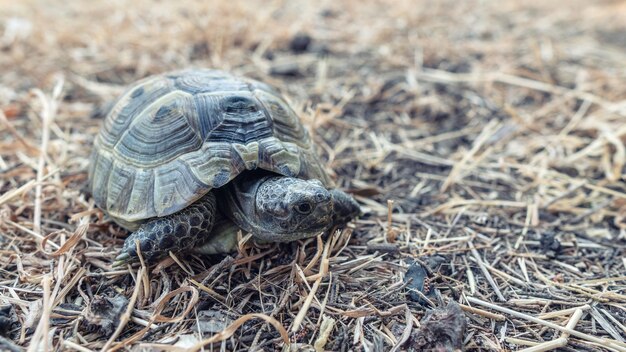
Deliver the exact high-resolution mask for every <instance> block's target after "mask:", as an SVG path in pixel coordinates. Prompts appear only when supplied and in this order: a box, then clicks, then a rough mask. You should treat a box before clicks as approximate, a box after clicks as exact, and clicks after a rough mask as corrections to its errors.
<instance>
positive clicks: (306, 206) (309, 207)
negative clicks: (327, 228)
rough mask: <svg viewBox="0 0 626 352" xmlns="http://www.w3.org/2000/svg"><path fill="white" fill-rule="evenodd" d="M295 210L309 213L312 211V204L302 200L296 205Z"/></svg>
mask: <svg viewBox="0 0 626 352" xmlns="http://www.w3.org/2000/svg"><path fill="white" fill-rule="evenodd" d="M295 208H296V211H297V212H298V213H300V214H305V215H306V214H310V213H311V211H313V205H311V203H309V202H302V203H300V204H298V205H296V207H295Z"/></svg>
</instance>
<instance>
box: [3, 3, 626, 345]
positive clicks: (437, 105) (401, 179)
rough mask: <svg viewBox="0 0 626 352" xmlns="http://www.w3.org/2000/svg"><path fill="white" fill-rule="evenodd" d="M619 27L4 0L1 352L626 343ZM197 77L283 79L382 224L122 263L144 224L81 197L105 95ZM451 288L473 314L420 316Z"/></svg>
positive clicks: (451, 298)
mask: <svg viewBox="0 0 626 352" xmlns="http://www.w3.org/2000/svg"><path fill="white" fill-rule="evenodd" d="M624 18H626V4H625V3H624V2H620V1H593V2H591V1H577V0H576V1H562V2H556V1H545V0H544V1H508V2H503V1H495V0H494V1H416V0H412V1H411V0H389V1H368V2H364V1H357V0H346V1H340V0H336V1H319V2H317V1H306V0H301V1H286V0H285V1H263V2H252V1H238V0H230V1H223V2H219V1H198V2H190V1H182V0H179V1H147V0H138V1H132V2H131V1H121V0H119V1H118V0H115V1H106V2H105V1H102V2H95V1H87V0H78V1H72V2H64V1H35V0H25V1H19V2H17V1H13V0H11V1H9V0H0V243H1V247H0V248H1V251H2V252H1V253H2V255H1V256H0V306H1V308H0V335H2V336H3V337H2V340H1V341H0V343H1V346H2V348H4V349H9V348H13V349H16V350H18V349H19V348H22V347H23V348H27V347H30V349H31V350H36V349H37V346H39V348H40V349H41V350H43V346H44V345H47V346H48V350H69V349H75V350H80V351H87V350H102V349H117V350H119V349H121V350H138V349H142V348H146V349H148V348H154V349H165V348H166V347H164V346H170V345H175V346H178V347H184V346H194V348H195V349H196V350H197V349H200V348H204V349H205V350H222V349H223V350H247V349H249V348H253V349H256V350H277V349H288V347H287V345H286V344H285V343H284V342H283V340H284V339H288V340H290V341H291V344H290V346H291V348H293V349H296V348H301V349H302V350H306V349H307V348H308V349H313V348H315V349H316V350H318V351H320V350H323V349H326V350H343V351H348V350H354V351H383V350H384V351H388V350H392V349H393V350H396V351H397V350H420V349H422V350H426V349H427V348H428V347H426V346H429V341H428V339H429V336H430V335H429V334H430V333H435V334H439V335H438V336H439V339H440V340H442V336H443V335H441V334H444V335H445V334H447V335H448V338H449V341H448V342H449V343H448V347H450V346H452V345H454V342H456V343H457V346H458V345H464V348H465V349H466V350H468V351H473V350H479V351H487V350H495V351H507V350H520V349H522V348H528V347H530V346H533V345H537V344H538V343H540V342H547V344H546V345H540V346H539V347H536V349H534V350H535V351H539V350H551V349H555V348H558V346H563V347H561V349H560V350H563V351H607V350H610V351H626V344H625V343H624V339H626V327H625V323H624V322H625V321H626V307H625V305H626V277H625V276H624V273H625V270H626V259H625V254H626V186H625V182H624V181H625V174H626V168H625V165H624V164H625V162H626V147H625V144H626V84H625V82H626V22H624ZM189 66H198V67H213V68H222V69H226V70H230V71H232V72H235V73H238V74H243V75H247V76H250V77H254V78H257V79H261V80H263V81H266V82H268V83H270V84H273V85H275V86H276V87H278V88H279V89H281V90H282V91H283V92H284V93H285V94H286V95H287V96H288V97H289V99H290V101H291V102H292V103H293V106H294V108H295V109H296V110H297V111H299V112H301V114H302V117H303V120H304V121H305V122H306V124H307V126H308V127H309V128H310V130H311V132H312V134H313V136H314V139H315V140H316V142H317V143H318V145H319V147H320V148H319V150H320V154H321V155H322V156H323V159H324V161H325V162H326V165H327V167H328V170H329V172H330V173H331V175H332V176H333V178H334V179H335V181H336V183H337V184H338V185H340V186H341V187H342V188H344V189H347V190H349V191H350V192H352V193H353V194H355V196H356V197H357V198H358V199H359V201H360V202H361V203H362V205H363V208H364V210H365V211H366V215H365V216H363V217H362V218H361V219H359V220H358V221H356V222H355V223H353V224H352V225H351V226H350V227H349V228H347V229H344V230H342V231H339V232H337V233H334V234H332V235H331V236H328V237H325V238H323V239H319V240H318V239H312V240H309V241H303V242H300V243H293V244H286V245H280V246H255V245H253V244H252V243H249V242H246V243H244V242H243V241H242V243H241V246H240V249H239V252H238V253H234V254H232V256H231V257H229V256H213V257H209V258H200V257H190V258H185V259H184V260H183V259H182V258H177V260H178V261H175V260H174V259H168V260H166V261H165V262H164V263H162V264H161V265H159V266H157V267H150V268H144V267H132V268H130V267H129V268H124V269H120V270H113V269H111V267H110V263H111V262H112V259H113V258H114V257H115V255H116V253H117V251H118V250H119V248H120V246H121V244H122V242H123V238H124V236H125V233H124V231H122V230H121V229H120V228H119V227H117V226H115V225H114V224H112V223H111V222H110V221H108V220H107V218H106V217H103V214H102V213H101V212H100V211H99V210H97V208H94V205H93V201H92V200H91V198H90V196H89V195H88V194H87V193H86V192H85V191H84V189H85V185H86V182H87V174H86V170H87V166H88V163H89V152H90V146H91V143H92V140H93V137H94V135H95V134H96V133H97V130H98V126H99V125H100V123H101V121H102V107H103V106H105V104H106V102H107V101H110V100H111V99H112V98H113V97H114V96H115V95H116V94H117V93H119V92H120V91H121V89H122V88H123V87H124V85H125V84H128V83H130V82H133V81H135V80H136V79H138V78H141V77H144V76H146V75H150V74H153V73H158V72H163V71H166V70H170V69H176V68H182V67H189ZM388 201H393V203H390V202H389V203H388ZM409 279H410V280H409ZM418 292H419V293H418ZM448 302H457V303H458V304H459V305H460V307H461V308H462V309H463V311H465V313H461V311H460V310H458V308H459V306H454V305H451V306H449V307H448V310H443V311H441V310H440V311H437V313H435V314H439V315H442V314H443V315H445V314H448V317H447V318H446V319H449V321H448V320H445V321H446V324H448V325H447V326H446V327H448V328H449V329H448V331H438V330H437V328H438V326H437V324H436V321H437V319H438V318H435V319H430V321H429V320H428V319H425V318H424V317H425V315H426V314H427V312H428V311H430V310H431V309H432V308H436V309H443V308H444V307H446V305H447V304H448ZM127 307H128V308H127ZM122 312H124V313H128V314H129V315H126V314H122V318H118V317H117V314H118V313H122ZM251 314H255V315H251ZM435 316H437V315H435ZM259 317H261V318H259ZM263 319H265V320H263ZM442 319H443V318H442ZM433 320H434V321H435V323H433V322H432V321H433ZM463 323H466V329H465V330H464V329H463V325H464V324H463ZM240 324H242V325H241V326H239V325H240ZM566 325H567V327H565V326H566ZM224 329H226V330H225V331H224V332H221V333H219V334H217V335H216V333H218V332H220V331H222V330H224ZM429 329H430V330H429ZM444 330H445V329H444ZM211 336H213V341H214V342H211V341H206V340H205V341H202V340H203V339H208V338H211ZM457 340H458V341H457ZM442 341H443V340H442ZM18 346H22V347H18ZM203 346H204V347H203ZM450 348H453V347H450ZM170 349H173V347H170Z"/></svg>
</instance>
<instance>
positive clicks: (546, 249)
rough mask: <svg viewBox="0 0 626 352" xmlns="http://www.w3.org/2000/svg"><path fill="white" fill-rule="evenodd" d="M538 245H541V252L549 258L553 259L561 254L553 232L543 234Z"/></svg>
mask: <svg viewBox="0 0 626 352" xmlns="http://www.w3.org/2000/svg"><path fill="white" fill-rule="evenodd" d="M539 243H540V244H541V251H542V252H543V253H545V254H546V256H548V257H549V258H554V257H556V256H557V255H559V254H560V252H561V242H560V241H559V240H558V239H556V234H555V233H554V232H553V231H545V232H543V233H542V234H541V239H540V240H539Z"/></svg>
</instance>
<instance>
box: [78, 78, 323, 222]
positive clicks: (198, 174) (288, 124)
mask: <svg viewBox="0 0 626 352" xmlns="http://www.w3.org/2000/svg"><path fill="white" fill-rule="evenodd" d="M257 168H260V169H264V170H268V171H272V172H275V173H277V174H281V175H284V176H290V177H298V178H302V179H312V178H315V179H318V180H320V181H322V183H324V184H326V185H330V183H331V181H330V179H329V178H328V175H327V174H326V173H325V172H324V168H323V166H322V164H321V163H320V161H319V159H318V157H317V155H316V153H315V151H314V147H313V144H312V143H311V138H310V137H309V134H308V132H307V130H306V129H305V128H304V126H303V125H302V123H301V122H300V119H299V118H298V116H297V115H296V113H295V112H294V111H293V110H292V109H291V108H290V107H289V106H288V104H287V103H286V102H285V100H284V99H283V98H282V97H281V96H280V94H279V93H278V92H277V91H276V90H274V89H272V88H271V87H269V86H268V85H266V84H263V83H261V82H258V81H254V80H251V79H246V78H241V77H237V76H233V75H231V74H228V73H226V72H222V71H216V70H185V71H177V72H170V73H165V74H161V75H157V76H152V77H148V78H146V79H143V80H141V81H139V82H137V83H136V84H134V85H133V86H131V87H130V88H128V89H127V90H126V92H124V93H123V94H122V95H121V96H120V97H119V98H118V100H117V102H116V103H115V104H114V106H113V108H112V109H111V111H110V112H109V113H108V114H107V116H106V118H105V121H104V125H103V127H102V128H101V130H100V133H99V134H98V136H97V137H96V140H95V142H94V148H93V152H92V156H91V165H90V168H89V188H90V190H91V192H92V195H93V197H94V198H95V201H96V204H97V205H98V206H99V207H100V208H101V209H103V210H104V211H106V212H107V213H108V214H109V215H110V216H111V217H112V218H113V219H114V220H115V221H116V222H118V223H119V224H120V225H122V226H124V227H126V228H128V229H130V230H133V229H136V228H137V227H138V226H139V224H140V223H141V222H143V221H145V220H147V219H150V218H155V217H162V216H166V215H169V214H173V213H175V212H178V211H180V210H182V209H184V208H186V207H187V206H189V205H190V204H192V203H193V202H195V201H196V200H198V199H199V198H201V197H202V196H203V195H205V194H206V193H207V192H209V191H210V190H211V189H213V188H217V187H221V186H224V185H225V184H226V183H228V182H229V181H230V180H232V179H233V178H235V177H236V176H237V175H239V174H240V173H241V172H243V171H245V170H254V169H257Z"/></svg>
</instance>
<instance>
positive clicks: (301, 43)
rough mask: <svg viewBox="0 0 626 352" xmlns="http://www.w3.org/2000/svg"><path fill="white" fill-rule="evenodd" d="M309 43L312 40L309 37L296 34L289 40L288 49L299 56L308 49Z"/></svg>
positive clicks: (304, 34)
mask: <svg viewBox="0 0 626 352" xmlns="http://www.w3.org/2000/svg"><path fill="white" fill-rule="evenodd" d="M311 42H313V38H311V36H310V35H308V34H306V33H298V34H296V35H295V36H294V37H293V38H292V39H291V42H290V43H289V49H290V50H291V51H292V52H294V53H296V54H300V53H303V52H305V51H307V50H308V49H309V46H310V45H311Z"/></svg>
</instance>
